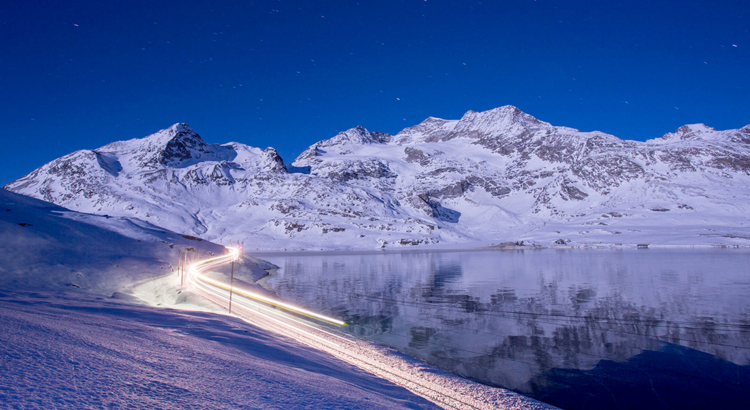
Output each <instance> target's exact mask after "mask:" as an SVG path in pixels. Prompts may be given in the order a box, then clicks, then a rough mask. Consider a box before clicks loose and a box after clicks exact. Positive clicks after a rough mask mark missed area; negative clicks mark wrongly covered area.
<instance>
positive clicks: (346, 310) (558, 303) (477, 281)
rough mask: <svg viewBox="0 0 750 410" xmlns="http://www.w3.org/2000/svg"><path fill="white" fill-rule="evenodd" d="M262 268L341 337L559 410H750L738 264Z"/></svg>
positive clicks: (511, 256)
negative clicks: (335, 325) (339, 325)
mask: <svg viewBox="0 0 750 410" xmlns="http://www.w3.org/2000/svg"><path fill="white" fill-rule="evenodd" d="M258 256H260V257H261V258H263V259H266V260H269V261H271V262H273V263H275V264H276V265H278V266H280V267H281V269H280V270H279V272H278V273H277V275H276V276H274V277H273V278H271V279H270V280H269V281H268V284H269V285H270V286H271V287H272V288H273V289H274V290H275V291H276V292H277V293H278V294H279V295H280V296H281V297H283V298H285V299H287V300H292V301H296V302H298V303H300V304H303V305H305V306H308V307H310V308H312V309H315V310H317V311H319V312H321V313H327V314H331V315H334V316H336V317H339V318H342V319H344V320H346V321H347V322H348V323H350V324H351V326H349V327H347V328H346V331H347V332H350V333H352V334H355V335H357V336H358V337H361V338H364V339H367V340H371V341H373V342H376V343H379V344H383V345H388V346H391V347H393V348H395V349H398V350H399V351H402V352H404V353H406V354H408V355H410V356H413V357H416V358H419V359H420V360H423V361H425V362H427V363H429V364H431V365H434V366H437V367H440V368H442V369H445V370H447V371H450V372H453V373H456V374H458V375H461V376H464V377H468V378H470V379H473V380H476V381H479V382H482V383H486V384H489V385H494V386H501V387H505V388H508V389H512V390H515V391H517V392H520V393H523V394H526V395H528V396H531V397H534V398H537V399H539V400H541V401H544V402H547V403H550V404H554V405H557V406H560V407H562V408H566V409H603V408H622V409H630V408H680V409H683V408H722V409H727V408H750V252H748V251H746V250H734V249H715V250H714V249H701V250H695V249H690V250H679V251H676V250H655V249H645V250H620V251H615V250H613V251H609V250H537V251H472V252H420V253H375V254H373V253H369V254H351V253H346V254H305V255H300V254H297V255H293V254H289V255H283V256H280V255H258Z"/></svg>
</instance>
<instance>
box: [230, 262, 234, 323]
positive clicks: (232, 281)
mask: <svg viewBox="0 0 750 410" xmlns="http://www.w3.org/2000/svg"><path fill="white" fill-rule="evenodd" d="M233 289H234V259H232V279H230V281H229V314H231V313H232V290H233Z"/></svg>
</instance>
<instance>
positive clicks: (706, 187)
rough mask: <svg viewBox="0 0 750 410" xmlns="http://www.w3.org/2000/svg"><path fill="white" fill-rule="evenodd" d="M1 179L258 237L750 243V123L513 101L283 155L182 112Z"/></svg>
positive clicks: (62, 197) (296, 244) (24, 189)
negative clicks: (645, 131) (717, 124)
mask: <svg viewBox="0 0 750 410" xmlns="http://www.w3.org/2000/svg"><path fill="white" fill-rule="evenodd" d="M6 188H7V189H9V190H11V191H14V192H17V193H22V194H25V195H29V196H34V197H37V198H41V199H44V200H47V201H50V202H53V203H56V204H59V205H62V206H65V207H68V208H71V209H75V210H79V211H84V212H91V213H99V214H108V215H117V216H128V217H136V218H141V219H143V220H146V221H149V222H151V223H153V224H154V225H158V226H163V227H166V228H168V229H171V230H175V231H179V232H183V233H187V234H193V235H200V236H202V237H204V238H206V239H210V240H214V241H217V242H219V241H228V240H232V241H244V242H245V244H246V248H249V249H253V248H259V249H334V248H339V249H340V248H373V247H380V246H385V247H393V246H407V245H423V244H448V245H457V244H466V245H468V244H479V243H482V244H489V243H500V242H506V241H513V242H517V241H522V240H523V241H526V243H529V242H534V243H537V244H540V245H548V246H552V245H555V242H557V245H563V244H564V246H571V245H573V246H575V245H594V244H624V245H629V244H630V245H634V244H638V243H652V244H687V245H698V244H730V245H731V244H748V243H750V229H749V228H750V218H748V217H747V215H750V126H746V127H744V128H742V129H738V130H728V131H716V130H714V129H713V128H710V127H707V126H705V125H703V124H697V125H686V126H683V127H680V128H679V129H678V130H677V131H676V132H674V133H669V134H666V135H664V136H663V137H661V138H657V139H653V140H648V141H646V142H636V141H624V140H621V139H619V138H617V137H615V136H612V135H608V134H605V133H602V132H598V131H594V132H581V131H578V130H575V129H572V128H567V127H558V126H553V125H551V124H549V123H546V122H543V121H540V120H538V119H536V118H534V117H532V116H530V115H528V114H525V113H523V112H521V111H520V110H519V109H517V108H515V107H512V106H504V107H500V108H496V109H493V110H489V111H485V112H474V111H469V112H467V113H466V114H465V115H464V116H463V117H462V118H461V119H460V120H443V119H438V118H432V117H430V118H428V119H426V120H425V121H423V122H422V123H420V124H418V125H416V126H413V127H410V128H406V129H404V130H402V131H401V132H399V133H398V134H396V135H389V134H384V133H377V132H370V131H368V130H366V129H364V128H362V127H356V128H352V129H350V130H347V131H345V132H342V133H340V134H338V135H336V136H335V137H333V138H331V139H328V140H324V141H320V142H317V143H315V144H313V145H312V146H310V147H309V148H308V149H307V150H305V151H304V152H303V153H302V154H301V155H300V156H299V157H298V158H297V159H296V160H295V161H294V162H293V163H292V164H291V166H286V165H285V164H284V162H283V160H282V159H281V157H280V156H279V155H278V153H277V152H276V151H275V150H274V149H273V148H267V149H265V150H261V149H259V148H253V147H248V146H246V145H243V144H240V143H228V144H222V145H219V144H208V143H206V142H205V141H204V140H203V139H202V138H201V137H200V136H198V134H196V133H195V132H194V131H193V130H191V129H190V128H189V127H188V126H187V125H185V124H175V125H173V126H171V127H169V128H168V129H165V130H161V131H159V132H157V133H156V134H153V135H150V136H148V137H145V138H141V139H133V140H129V141H122V142H114V143H111V144H108V145H105V146H103V147H101V148H98V149H96V150H81V151H76V152H74V153H72V154H69V155H66V156H64V157H62V158H59V159H57V160H55V161H52V162H50V163H48V164H46V165H44V166H42V167H40V168H39V169H37V170H35V171H33V172H32V173H30V174H29V175H26V176H24V177H23V178H20V179H18V180H16V181H14V182H12V183H10V184H8V185H7V186H6Z"/></svg>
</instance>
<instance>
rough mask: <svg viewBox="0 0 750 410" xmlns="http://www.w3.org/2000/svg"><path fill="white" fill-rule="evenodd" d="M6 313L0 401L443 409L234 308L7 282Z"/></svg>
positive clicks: (0, 337)
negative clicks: (45, 290)
mask: <svg viewBox="0 0 750 410" xmlns="http://www.w3.org/2000/svg"><path fill="white" fill-rule="evenodd" d="M0 322H1V323H2V327H3V331H2V332H0V344H1V345H2V346H3V347H2V356H3V357H2V361H0V374H1V375H2V376H0V386H2V387H0V403H2V406H0V407H4V406H9V407H11V408H13V407H20V408H24V407H29V408H55V407H62V408H164V409H170V408H175V409H184V408H222V409H225V408H272V409H280V408H284V409H288V408H342V409H371V408H436V406H435V405H433V404H432V403H430V402H428V401H427V400H425V399H422V398H421V397H418V396H416V395H414V394H412V393H410V392H409V391H407V390H406V389H403V388H400V387H398V386H395V385H393V384H391V383H389V382H386V381H385V380H383V379H379V378H377V377H375V376H373V375H370V374H368V373H366V372H364V371H362V370H360V369H357V368H355V367H354V366H350V365H347V364H345V363H342V362H341V361H339V360H337V359H335V358H333V357H331V356H330V355H328V354H325V353H322V352H319V351H317V350H315V349H313V348H310V347H306V346H303V345H300V344H299V343H296V342H294V341H292V340H289V339H287V338H284V337H279V336H276V335H273V334H269V333H267V332H264V331H262V330H260V329H258V328H257V327H254V326H251V325H248V324H247V323H245V322H243V321H242V320H240V319H238V318H234V317H230V316H223V315H216V314H212V313H207V312H188V311H184V310H180V311H178V310H171V309H154V308H151V307H147V306H138V305H135V304H132V303H123V302H122V301H118V300H113V299H108V300H107V299H102V298H95V297H90V296H87V295H80V294H78V295H71V294H68V295H54V296H53V295H50V294H28V293H23V294H21V293H4V294H2V296H0Z"/></svg>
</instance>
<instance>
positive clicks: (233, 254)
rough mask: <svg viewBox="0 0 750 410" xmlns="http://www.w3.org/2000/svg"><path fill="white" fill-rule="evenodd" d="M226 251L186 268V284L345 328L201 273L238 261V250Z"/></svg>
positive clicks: (334, 322) (309, 312)
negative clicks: (213, 288) (204, 286)
mask: <svg viewBox="0 0 750 410" xmlns="http://www.w3.org/2000/svg"><path fill="white" fill-rule="evenodd" d="M227 249H229V251H230V252H229V253H228V254H226V255H222V256H217V257H215V258H210V259H206V260H203V261H200V262H196V263H194V264H192V265H190V266H189V267H188V283H191V282H192V283H194V284H195V283H196V282H203V283H207V284H211V285H214V286H216V287H218V288H221V289H224V290H227V291H230V290H231V291H232V292H233V293H237V294H240V295H242V296H245V297H247V298H250V299H255V300H257V301H260V302H263V303H267V304H269V305H273V306H276V307H280V308H282V309H285V310H288V311H290V312H293V313H296V314H299V315H303V316H307V317H310V318H313V319H316V320H321V321H323V322H326V323H330V324H332V325H336V326H346V322H344V321H341V320H338V319H334V318H332V317H328V316H324V315H321V314H319V313H316V312H313V311H310V310H307V309H303V308H301V307H297V306H294V305H291V304H289V303H286V302H282V301H280V300H276V299H273V298H270V297H268V296H265V295H262V294H260V293H256V292H252V291H249V290H247V289H242V288H239V287H236V286H232V285H231V284H228V283H225V282H222V281H219V280H216V279H212V278H209V277H208V276H206V275H204V274H203V273H202V272H203V271H206V270H208V269H210V268H213V267H215V266H220V265H223V264H225V263H228V262H233V261H236V260H237V259H239V256H240V249H239V248H230V247H227ZM217 296H219V295H217ZM226 301H227V302H229V298H227V300H226Z"/></svg>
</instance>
